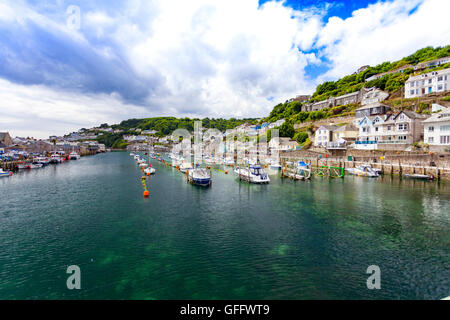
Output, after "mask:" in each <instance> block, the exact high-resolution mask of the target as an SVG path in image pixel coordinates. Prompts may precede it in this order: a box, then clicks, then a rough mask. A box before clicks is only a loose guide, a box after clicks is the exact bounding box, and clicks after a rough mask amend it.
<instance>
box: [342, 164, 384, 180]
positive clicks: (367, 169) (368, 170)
mask: <svg viewBox="0 0 450 320" xmlns="http://www.w3.org/2000/svg"><path fill="white" fill-rule="evenodd" d="M345 170H346V171H347V172H348V173H350V174H353V175H355V176H362V177H371V178H376V177H379V176H380V174H379V171H378V170H375V169H374V168H372V167H371V166H369V165H361V166H357V167H355V168H348V169H345Z"/></svg>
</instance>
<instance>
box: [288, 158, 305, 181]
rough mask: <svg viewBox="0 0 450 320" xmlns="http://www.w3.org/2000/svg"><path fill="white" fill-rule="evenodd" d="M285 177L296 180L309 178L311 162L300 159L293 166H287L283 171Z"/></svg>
mask: <svg viewBox="0 0 450 320" xmlns="http://www.w3.org/2000/svg"><path fill="white" fill-rule="evenodd" d="M282 176H283V177H288V178H291V179H294V180H307V179H310V178H311V167H310V164H309V163H305V162H303V161H299V162H298V163H297V164H296V165H295V166H294V167H293V168H292V167H289V166H288V167H287V168H285V169H283V171H282Z"/></svg>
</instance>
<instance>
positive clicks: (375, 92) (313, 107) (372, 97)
mask: <svg viewBox="0 0 450 320" xmlns="http://www.w3.org/2000/svg"><path fill="white" fill-rule="evenodd" d="M388 96H389V94H388V93H386V92H384V91H382V90H380V89H377V88H376V87H372V88H365V87H362V88H361V89H360V90H358V91H355V92H352V93H347V94H344V95H342V96H338V97H330V98H328V99H326V100H323V101H318V102H315V103H312V104H308V105H305V106H304V107H302V110H303V111H319V110H322V109H324V108H333V107H337V106H342V105H346V104H351V103H360V102H361V104H367V103H369V102H370V101H377V102H379V101H383V100H385V99H386V98H387V97H388Z"/></svg>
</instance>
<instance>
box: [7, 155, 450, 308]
mask: <svg viewBox="0 0 450 320" xmlns="http://www.w3.org/2000/svg"><path fill="white" fill-rule="evenodd" d="M152 162H153V166H154V167H155V168H156V171H157V172H156V175H154V176H152V177H151V179H150V182H149V183H148V187H149V190H150V198H149V199H144V198H143V197H142V192H143V189H142V185H141V182H140V177H141V173H140V171H139V170H138V168H137V166H136V163H135V161H134V160H133V159H132V158H131V157H130V156H129V155H128V153H108V154H102V155H98V156H94V157H86V158H82V159H81V160H79V161H72V162H70V163H66V164H61V165H57V166H49V167H47V168H44V169H41V170H35V171H31V172H24V173H19V174H17V175H15V176H13V177H12V178H3V179H0V298H1V299H41V298H42V299H438V298H443V297H445V296H449V295H450V265H449V262H450V186H449V185H448V184H444V183H440V184H439V183H435V182H432V183H430V182H421V181H412V180H399V179H396V178H394V179H392V178H390V177H384V178H382V179H378V180H370V179H367V178H361V177H351V176H349V177H346V178H345V179H335V180H325V179H322V178H316V179H313V180H312V181H310V182H300V181H299V182H293V181H290V180H281V179H280V178H278V177H277V176H273V175H272V176H271V179H272V183H271V184H269V185H263V186H258V185H248V184H245V183H240V182H238V181H236V179H235V177H234V176H233V175H232V174H229V175H225V174H223V173H221V172H218V171H213V185H212V187H211V188H209V189H203V188H199V187H195V186H192V185H190V184H187V183H186V180H185V177H184V176H183V175H182V174H181V173H180V172H178V171H176V170H174V169H172V168H168V167H166V166H164V165H162V164H160V163H158V162H157V161H156V160H152ZM69 265H78V266H80V268H81V287H82V289H81V290H68V289H67V287H66V279H67V277H68V274H66V269H67V266H69ZM369 265H378V266H379V267H380V269H381V289H380V290H368V289H367V286H366V280H367V277H368V276H369V275H368V274H366V269H367V267H368V266H369Z"/></svg>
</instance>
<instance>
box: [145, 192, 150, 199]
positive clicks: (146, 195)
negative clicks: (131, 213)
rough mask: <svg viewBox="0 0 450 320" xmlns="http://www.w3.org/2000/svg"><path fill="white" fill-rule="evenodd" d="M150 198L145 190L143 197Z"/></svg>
mask: <svg viewBox="0 0 450 320" xmlns="http://www.w3.org/2000/svg"><path fill="white" fill-rule="evenodd" d="M149 196H150V192H148V191H147V190H145V191H144V197H145V198H148V197H149Z"/></svg>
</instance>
